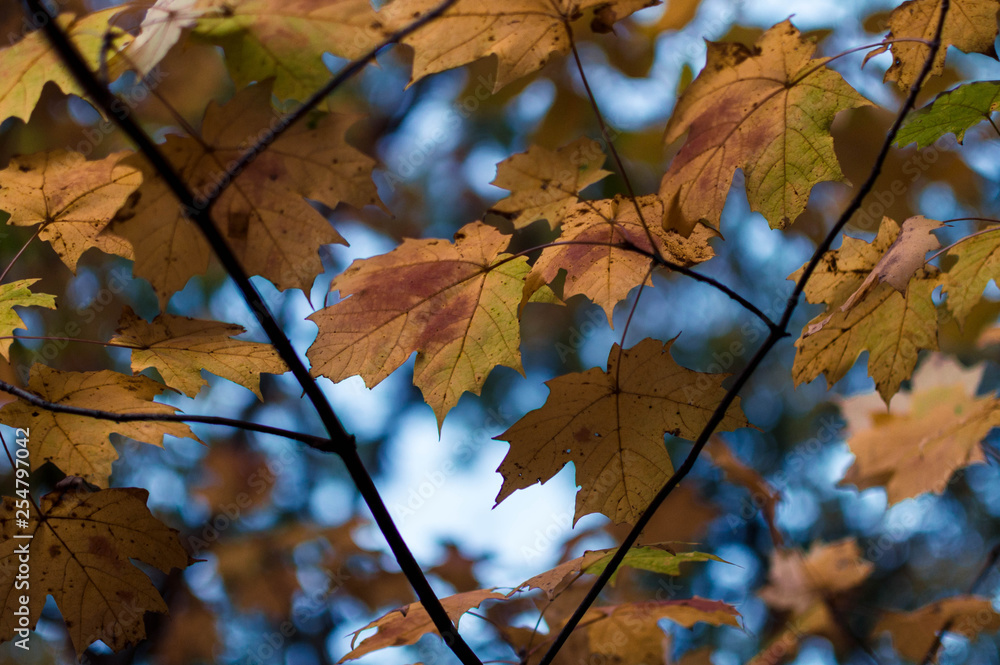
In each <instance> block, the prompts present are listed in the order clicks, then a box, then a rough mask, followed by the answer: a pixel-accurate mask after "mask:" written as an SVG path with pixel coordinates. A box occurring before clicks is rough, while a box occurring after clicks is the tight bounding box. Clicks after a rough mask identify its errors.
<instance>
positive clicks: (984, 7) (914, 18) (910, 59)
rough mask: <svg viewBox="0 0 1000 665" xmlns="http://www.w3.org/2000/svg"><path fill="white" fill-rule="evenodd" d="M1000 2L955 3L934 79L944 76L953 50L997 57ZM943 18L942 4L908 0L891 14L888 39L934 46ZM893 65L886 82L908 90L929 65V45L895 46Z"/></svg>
mask: <svg viewBox="0 0 1000 665" xmlns="http://www.w3.org/2000/svg"><path fill="white" fill-rule="evenodd" d="M998 11H1000V0H953V2H952V3H951V6H950V8H949V10H948V14H947V16H946V17H945V20H944V28H943V30H942V32H941V48H940V49H938V52H937V55H936V56H935V58H934V63H933V64H932V66H931V71H930V75H931V76H939V75H941V74H942V73H943V72H944V60H945V55H946V53H947V51H948V48H947V47H949V46H954V47H955V48H957V49H960V50H962V51H965V52H966V53H985V54H988V55H991V56H993V57H996V52H995V51H994V50H993V40H994V39H996V36H997V12H998ZM940 16H941V0H908V1H907V2H904V3H903V4H901V5H900V6H899V7H896V8H895V9H894V10H892V13H891V14H889V34H888V35H887V36H886V39H922V40H925V41H926V42H930V41H931V40H933V39H934V35H935V33H936V32H937V26H938V21H939V18H940ZM888 48H891V49H892V56H893V63H892V66H891V67H889V69H888V70H886V72H885V78H884V79H883V80H884V81H886V82H889V81H895V82H896V84H897V85H898V86H899V87H900V88H902V89H904V90H908V89H909V88H910V87H912V86H913V83H914V82H915V81H916V80H917V77H918V76H919V75H920V70H921V69H923V67H924V63H925V62H926V61H927V56H928V55H929V54H928V48H929V46H928V45H927V44H921V43H919V42H912V41H911V42H903V41H897V42H893V43H892V44H891V45H890V46H889V47H888ZM885 50H886V47H885V46H882V47H880V48H879V49H877V50H876V51H873V52H872V53H870V54H869V55H868V56H867V57H866V58H865V60H866V61H867V59H868V58H870V57H872V56H873V55H877V54H878V53H882V52H884V51H885Z"/></svg>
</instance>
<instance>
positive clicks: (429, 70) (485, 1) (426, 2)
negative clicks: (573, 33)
mask: <svg viewBox="0 0 1000 665" xmlns="http://www.w3.org/2000/svg"><path fill="white" fill-rule="evenodd" d="M439 4H440V2H439V0H396V1H395V2H393V3H392V4H390V5H389V7H390V8H393V9H394V10H395V16H394V18H392V19H390V20H387V21H386V24H387V31H388V32H393V31H395V30H398V29H400V28H402V27H403V26H405V25H408V24H410V23H412V22H413V21H415V20H416V19H418V18H420V17H421V16H423V15H424V14H426V13H427V12H429V11H431V10H433V9H434V8H436V7H437V6H438V5H439ZM656 4H659V0H648V1H646V2H636V1H635V0H619V1H617V2H616V1H612V2H608V0H510V1H508V2H504V3H497V2H491V1H490V0H458V2H456V3H455V4H454V5H452V6H451V7H450V8H449V9H448V10H447V11H446V12H445V13H444V14H442V15H441V16H439V17H438V18H437V19H435V20H434V21H431V22H430V23H429V24H427V25H425V26H423V27H421V28H420V29H419V30H416V31H415V32H413V34H410V35H408V36H407V37H404V38H403V43H404V44H406V45H408V46H411V47H412V48H413V75H412V78H411V80H410V82H411V83H413V82H414V81H417V80H418V79H421V78H423V77H425V76H428V75H429V74H435V73H437V72H442V71H444V70H446V69H452V68H454V67H460V66H462V65H464V64H467V63H470V62H473V61H475V60H478V59H479V58H485V57H486V56H489V55H495V56H497V74H496V82H495V83H494V85H493V92H497V91H498V90H500V88H502V87H504V86H505V85H507V84H508V83H510V82H511V81H513V80H515V79H518V78H520V77H522V76H526V75H527V74H530V73H532V72H534V71H537V70H539V69H541V68H542V66H543V65H544V64H545V63H546V62H547V61H548V59H549V57H550V56H551V55H552V54H553V53H568V52H569V50H570V34H569V32H568V31H569V25H570V23H571V22H572V21H574V20H575V19H576V18H578V17H579V16H581V15H582V13H583V12H584V11H586V10H588V9H598V8H607V9H608V10H610V11H608V12H605V13H604V14H603V15H602V16H600V17H599V19H601V22H602V23H604V24H605V25H606V23H607V21H608V20H621V19H623V18H625V17H626V16H628V15H629V14H631V13H633V12H635V11H638V10H639V9H642V8H643V7H652V6H653V5H656Z"/></svg>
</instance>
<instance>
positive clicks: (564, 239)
mask: <svg viewBox="0 0 1000 665" xmlns="http://www.w3.org/2000/svg"><path fill="white" fill-rule="evenodd" d="M637 202H638V204H639V206H640V209H641V210H642V219H639V215H638V214H637V213H636V209H635V205H634V204H633V203H632V201H631V199H628V198H623V197H621V196H618V197H615V198H614V199H603V200H601V201H584V202H581V203H578V204H576V205H575V206H574V207H573V208H571V209H570V210H569V211H568V214H567V215H566V217H565V219H564V221H563V228H562V234H561V235H560V236H559V239H558V240H557V241H556V244H553V245H552V246H551V247H546V248H545V249H544V250H542V254H541V256H539V257H538V260H537V261H536V262H535V265H534V266H533V267H532V271H531V272H532V274H533V275H538V276H540V277H541V279H542V280H543V281H544V282H546V283H551V282H552V281H554V280H555V279H556V277H557V276H558V275H559V271H560V270H565V271H566V282H565V285H564V286H563V296H564V297H565V298H569V297H571V296H574V295H578V294H582V295H584V296H586V297H587V298H589V299H590V300H592V301H594V302H595V303H597V304H598V305H600V306H601V308H602V309H603V310H604V313H605V314H606V315H607V317H608V321H609V322H611V320H612V318H611V314H612V311H613V310H614V308H615V305H617V304H618V303H619V302H621V301H622V300H624V299H625V297H626V296H627V295H628V292H629V291H631V290H632V289H633V288H635V287H637V286H639V285H640V284H646V285H647V286H652V284H653V282H652V280H651V279H650V266H651V265H652V259H651V258H650V256H649V255H651V254H652V253H653V246H652V245H651V244H650V241H649V239H650V236H652V239H653V242H654V243H656V250H657V251H658V252H659V253H660V255H661V256H662V257H663V258H664V259H665V260H667V261H670V262H672V263H674V264H676V265H679V266H682V267H685V268H686V267H689V266H692V265H695V264H697V263H702V262H703V261H707V260H708V259H710V258H712V257H713V256H714V255H715V252H714V251H713V250H712V248H711V247H710V246H709V244H708V241H709V239H711V238H713V237H715V236H716V235H717V234H716V233H715V232H714V231H712V230H711V229H709V228H708V227H707V226H704V225H702V224H699V225H698V226H697V227H696V228H695V230H694V231H692V233H691V235H690V237H688V238H685V237H684V236H683V235H682V234H680V233H679V232H678V231H676V230H674V229H669V230H665V229H663V227H662V226H661V225H660V223H659V220H660V219H662V218H663V204H662V202H661V201H660V199H659V197H657V196H655V195H650V196H641V197H639V198H638V199H637ZM643 220H645V222H646V225H645V226H644V225H643ZM647 229H648V234H647ZM558 243H567V244H558ZM636 250H638V251H636Z"/></svg>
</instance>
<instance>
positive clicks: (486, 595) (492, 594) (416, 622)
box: [337, 589, 506, 663]
mask: <svg viewBox="0 0 1000 665" xmlns="http://www.w3.org/2000/svg"><path fill="white" fill-rule="evenodd" d="M505 599H506V596H504V595H503V594H502V593H497V592H496V591H494V590H493V589H478V590H476V591H466V592H464V593H457V594H455V595H454V596H448V597H447V598H442V599H441V605H442V606H443V607H444V610H445V612H447V613H448V616H449V617H450V618H451V620H452V621H454V622H455V625H456V626H457V625H458V621H459V619H461V617H462V615H463V614H465V613H466V612H468V611H469V610H471V609H474V608H476V607H479V606H480V605H481V604H483V603H484V602H486V601H487V600H505ZM369 628H377V629H378V630H377V632H376V633H375V634H374V635H370V636H369V637H366V638H365V639H363V640H361V643H360V644H358V645H357V646H356V647H355V646H354V644H355V642H356V641H357V639H358V635H359V634H360V633H362V632H364V631H366V630H368V629H369ZM435 630H437V629H436V628H435V627H434V623H433V622H432V621H431V617H430V615H429V614H428V613H427V610H425V609H424V606H423V605H422V604H421V603H411V604H409V605H407V606H406V607H401V608H400V609H398V610H393V611H391V612H389V613H388V614H385V615H383V616H381V617H379V618H378V619H375V620H374V621H372V622H371V623H370V624H368V625H367V626H365V627H364V628H359V629H358V630H356V631H354V633H353V635H354V637H353V639H352V640H351V651H350V652H349V653H348V654H347V655H346V656H344V657H343V658H341V659H340V660H338V661H337V662H338V663H343V662H344V661H345V660H354V659H355V658H361V656H364V655H365V654H368V653H371V652H372V651H377V650H379V649H384V648H385V647H399V646H405V645H407V644H414V643H415V642H416V641H417V640H419V639H420V638H421V637H423V636H424V635H425V634H427V633H429V632H431V631H435Z"/></svg>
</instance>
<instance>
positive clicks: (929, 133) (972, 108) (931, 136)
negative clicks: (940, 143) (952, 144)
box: [896, 81, 1000, 148]
mask: <svg viewBox="0 0 1000 665" xmlns="http://www.w3.org/2000/svg"><path fill="white" fill-rule="evenodd" d="M997 106H1000V81H976V82H975V83H966V84H965V85H960V86H958V87H957V88H955V89H954V90H949V91H948V92H945V93H942V94H940V95H938V96H937V97H936V98H935V99H934V101H933V102H931V103H930V104H928V105H927V106H925V107H923V108H922V109H919V110H917V111H914V112H913V113H911V114H910V115H908V116H907V117H906V122H905V123H903V126H902V127H900V128H899V133H898V134H897V135H896V146H898V147H900V148H903V147H906V146H908V145H910V144H911V143H916V144H917V147H918V148H926V147H927V146H929V145H931V144H932V143H934V142H935V141H937V140H938V139H939V138H941V137H942V136H944V135H945V134H949V133H951V134H954V135H955V137H956V138H957V139H958V142H959V143H961V142H962V141H963V140H964V139H965V132H966V131H968V129H969V128H970V127H974V126H975V125H978V124H979V123H981V122H982V121H983V120H987V121H989V120H990V116H991V115H992V114H993V111H995V110H996V109H997Z"/></svg>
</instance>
